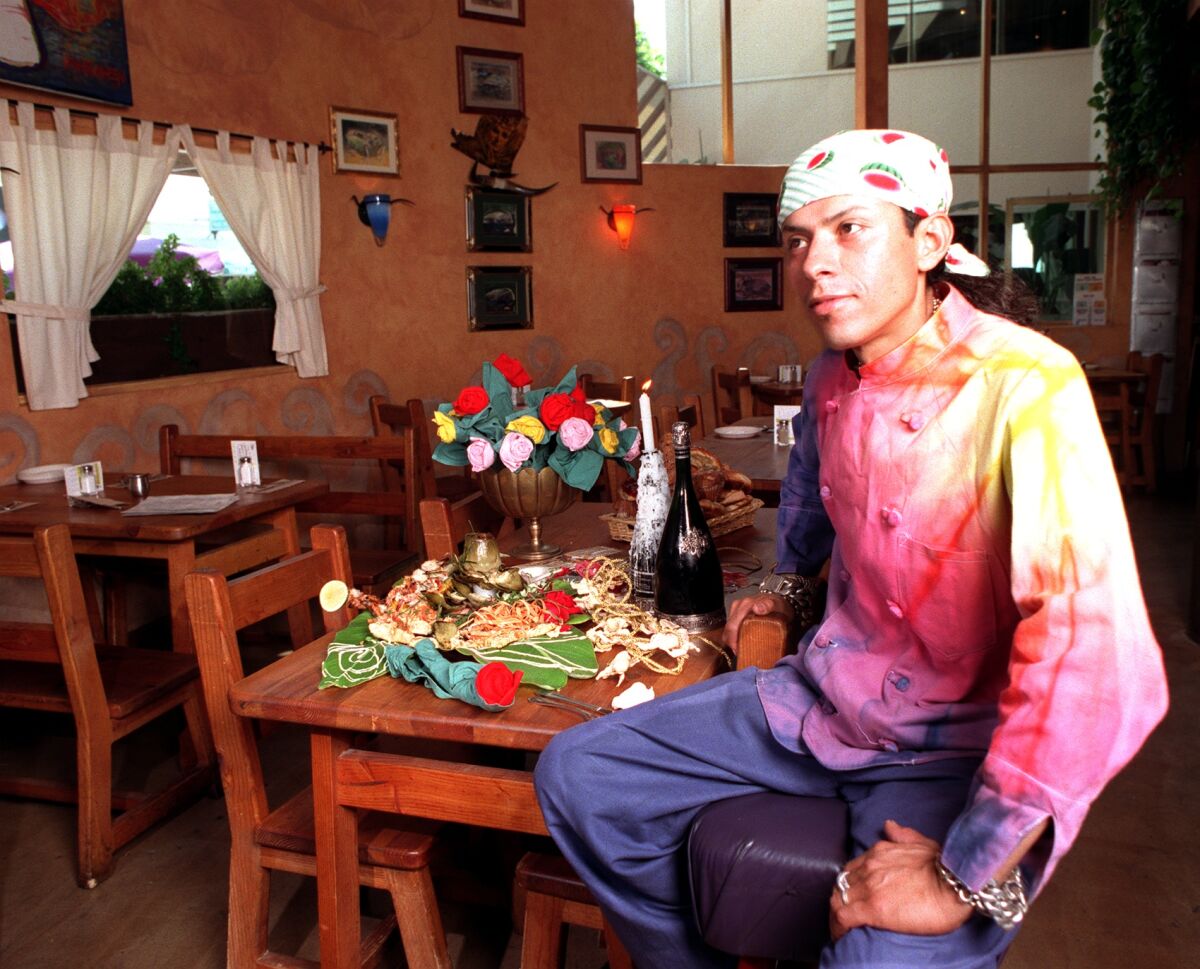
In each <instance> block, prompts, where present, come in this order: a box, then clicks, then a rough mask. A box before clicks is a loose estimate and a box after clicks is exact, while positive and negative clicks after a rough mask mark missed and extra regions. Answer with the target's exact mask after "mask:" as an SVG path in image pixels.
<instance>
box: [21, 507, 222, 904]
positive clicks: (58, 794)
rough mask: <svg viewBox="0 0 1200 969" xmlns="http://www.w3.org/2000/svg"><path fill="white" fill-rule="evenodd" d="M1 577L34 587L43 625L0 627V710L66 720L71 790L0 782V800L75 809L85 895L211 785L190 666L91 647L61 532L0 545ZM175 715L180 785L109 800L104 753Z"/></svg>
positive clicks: (178, 658)
mask: <svg viewBox="0 0 1200 969" xmlns="http://www.w3.org/2000/svg"><path fill="white" fill-rule="evenodd" d="M0 576H14V577H26V578H35V579H40V580H41V581H42V583H43V584H44V585H45V589H46V598H47V600H48V602H49V607H50V619H51V621H50V623H48V624H43V623H14V622H4V623H0V706H4V707H15V708H21V709H26V710H38V711H44V712H51V713H61V714H67V715H70V716H72V717H73V718H74V720H75V751H76V765H75V773H76V783H75V784H73V785H69V784H68V785H62V784H55V783H52V782H48V781H42V780H36V779H31V778H17V777H3V778H0V793H5V794H12V795H16V796H20V797H33V798H38V799H44V800H51V801H68V802H70V801H75V802H76V803H77V804H78V806H79V817H78V831H79V834H78V841H79V844H78V853H79V870H78V879H79V884H80V885H82V886H83V887H85V888H94V887H95V886H96V885H97V884H98V883H99V882H100V881H101V880H103V879H104V878H105V877H107V876H108V875H109V874H110V873H111V871H112V868H113V852H114V851H115V850H116V849H118V848H120V847H121V846H123V845H125V844H127V843H128V842H129V841H131V840H132V839H133V838H134V837H136V836H137V835H139V834H141V833H142V832H143V831H145V830H146V829H147V828H148V827H150V826H151V825H152V824H154V823H155V822H157V821H159V820H161V819H162V818H164V817H166V816H167V815H169V814H171V813H172V812H174V811H175V810H177V809H178V808H180V807H182V806H184V805H186V804H187V803H189V802H190V801H191V800H192V799H193V798H195V797H196V796H197V795H198V794H199V793H200V792H202V791H203V790H205V789H207V788H208V786H209V785H210V784H211V783H212V780H213V776H214V770H213V766H214V757H213V750H212V743H211V740H210V734H209V730H208V725H207V721H206V718H205V715H204V705H203V701H202V700H201V697H200V680H199V676H198V671H197V668H196V662H195V659H194V658H193V657H191V656H189V655H187V654H184V653H173V652H170V651H168V650H147V649H131V648H129V647H125V646H97V645H96V644H95V641H94V640H93V638H92V630H91V626H90V624H89V621H88V616H87V610H86V607H85V604H84V595H83V588H82V586H81V584H80V580H79V570H78V568H77V567H76V564H75V553H74V551H73V549H72V546H71V535H70V532H69V531H68V529H67V526H66V525H51V526H48V527H42V528H39V529H37V531H36V532H35V533H34V534H33V536H32V537H24V536H20V537H19V536H13V535H4V536H0ZM176 709H182V710H183V711H184V713H185V714H186V717H187V724H188V733H187V741H188V742H187V744H186V745H185V749H184V751H183V752H182V757H181V760H182V772H181V775H180V776H179V777H178V779H176V780H175V781H173V782H172V783H170V784H168V785H167V786H166V787H165V788H163V789H162V790H160V791H158V792H157V793H154V794H149V795H148V794H142V793H127V792H120V793H114V791H113V789H112V782H113V781H112V773H113V750H112V748H113V744H114V743H115V742H116V741H118V740H120V739H122V738H123V737H126V736H128V735H129V734H130V733H132V732H133V731H135V730H137V729H138V728H139V727H142V726H144V725H146V724H148V723H150V722H151V721H153V720H156V719H158V718H159V717H162V716H163V715H164V714H169V713H171V712H172V711H174V710H176ZM114 812H118V813H116V814H115V816H114Z"/></svg>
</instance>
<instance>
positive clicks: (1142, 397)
mask: <svg viewBox="0 0 1200 969" xmlns="http://www.w3.org/2000/svg"><path fill="white" fill-rule="evenodd" d="M1163 361H1164V358H1163V355H1162V354H1161V353H1155V354H1152V355H1150V356H1143V355H1142V354H1141V353H1138V352H1137V351H1136V350H1134V351H1133V352H1131V353H1130V354H1129V356H1128V357H1127V358H1126V361H1125V366H1126V368H1127V369H1129V370H1136V371H1137V372H1138V373H1143V374H1145V375H1146V379H1145V380H1143V381H1142V382H1141V383H1140V384H1139V385H1138V386H1136V387H1134V388H1131V389H1130V391H1129V411H1130V413H1129V416H1128V427H1129V436H1128V438H1129V439H1128V464H1127V466H1126V480H1127V482H1128V483H1129V484H1130V485H1141V486H1142V487H1144V488H1145V489H1146V491H1147V493H1149V494H1154V491H1155V489H1156V488H1157V487H1158V462H1157V460H1156V458H1155V452H1156V448H1155V433H1154V432H1155V426H1156V424H1157V416H1156V412H1157V409H1158V393H1159V389H1160V387H1161V385H1162V372H1163Z"/></svg>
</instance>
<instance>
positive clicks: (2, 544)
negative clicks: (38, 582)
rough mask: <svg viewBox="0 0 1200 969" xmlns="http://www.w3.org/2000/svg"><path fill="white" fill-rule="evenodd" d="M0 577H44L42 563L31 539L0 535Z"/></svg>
mask: <svg viewBox="0 0 1200 969" xmlns="http://www.w3.org/2000/svg"><path fill="white" fill-rule="evenodd" d="M0 576H3V577H4V578H14V579H40V578H41V577H42V563H41V560H40V559H39V558H38V554H37V550H36V549H35V548H34V547H33V542H32V541H31V540H30V539H28V538H26V537H22V536H16V535H0Z"/></svg>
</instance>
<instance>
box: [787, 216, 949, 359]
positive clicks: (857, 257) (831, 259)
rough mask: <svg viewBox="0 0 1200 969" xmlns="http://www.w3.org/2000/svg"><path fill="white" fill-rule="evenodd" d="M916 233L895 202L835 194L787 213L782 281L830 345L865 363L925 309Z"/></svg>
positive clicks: (903, 335) (911, 329) (893, 343)
mask: <svg viewBox="0 0 1200 969" xmlns="http://www.w3.org/2000/svg"><path fill="white" fill-rule="evenodd" d="M922 238H923V237H922V232H921V231H920V227H918V231H917V232H916V233H915V234H913V233H910V232H909V231H908V229H907V227H906V226H905V223H904V213H903V212H902V211H901V210H900V208H899V207H897V206H895V205H892V204H891V203H890V202H884V201H882V200H880V199H875V198H871V197H869V196H857V195H834V196H832V197H830V198H826V199H821V200H820V201H817V202H810V203H809V204H808V205H806V206H804V207H803V208H801V209H797V210H796V211H795V212H793V213H792V214H791V215H789V216H788V217H787V219H786V220H785V221H784V223H783V246H784V252H785V254H786V255H785V268H786V271H787V276H788V280H789V282H790V284H791V286H792V288H793V291H794V292H795V293H796V295H797V296H798V297H799V298H800V303H801V305H802V306H803V307H804V310H805V312H806V313H807V315H808V318H809V319H810V320H811V321H812V323H813V325H814V326H815V327H816V328H817V330H818V331H819V332H820V334H821V336H822V337H823V338H824V340H825V343H826V344H827V345H828V346H829V347H831V348H832V349H834V350H854V351H856V352H857V354H858V358H859V360H860V361H861V362H863V363H869V362H870V361H871V360H875V359H877V358H879V357H881V356H883V355H884V354H886V353H887V352H889V351H890V350H893V349H895V348H896V347H898V346H899V345H900V344H901V343H903V342H904V341H905V340H907V339H908V338H909V337H910V336H911V335H912V334H913V333H915V332H916V330H917V329H918V328H920V326H921V324H922V323H924V321H925V320H926V319H927V318H928V316H929V307H928V306H927V305H926V300H925V286H924V277H923V276H922V275H921V273H922V266H921V263H922V262H927V260H921V259H920V258H919V254H920V253H921V252H922V249H921V247H920V246H919V240H921V239H922Z"/></svg>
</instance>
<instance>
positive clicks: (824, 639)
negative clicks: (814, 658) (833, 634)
mask: <svg viewBox="0 0 1200 969" xmlns="http://www.w3.org/2000/svg"><path fill="white" fill-rule="evenodd" d="M813 645H814V646H816V647H817V648H818V649H824V648H825V647H826V646H828V645H829V637H828V636H826V635H825V634H824V633H819V634H818V635H817V638H816V639H814V640H813Z"/></svg>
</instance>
